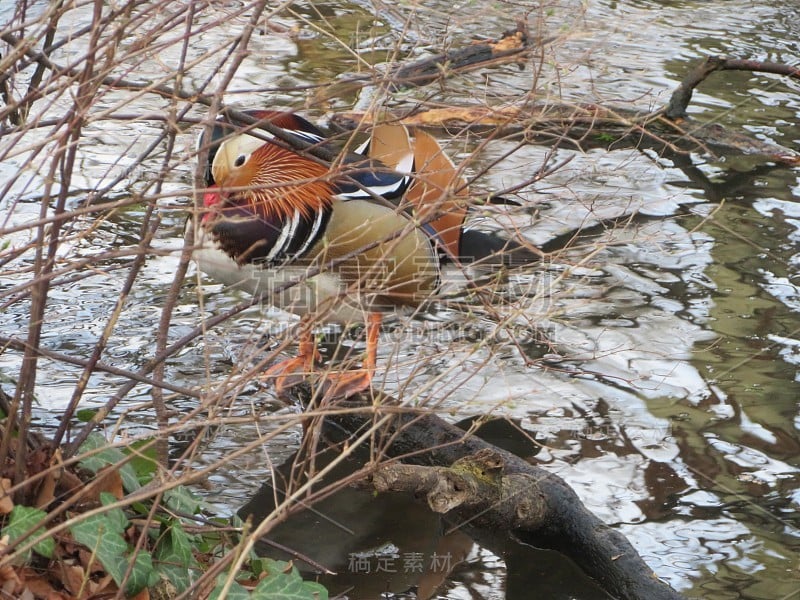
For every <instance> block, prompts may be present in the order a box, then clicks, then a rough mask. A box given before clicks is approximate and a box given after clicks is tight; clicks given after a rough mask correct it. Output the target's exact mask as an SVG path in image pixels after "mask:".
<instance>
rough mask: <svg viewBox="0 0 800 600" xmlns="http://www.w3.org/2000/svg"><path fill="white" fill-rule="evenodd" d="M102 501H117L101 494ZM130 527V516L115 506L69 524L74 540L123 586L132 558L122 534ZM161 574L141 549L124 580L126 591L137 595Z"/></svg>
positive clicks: (130, 594) (109, 495)
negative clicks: (88, 551)
mask: <svg viewBox="0 0 800 600" xmlns="http://www.w3.org/2000/svg"><path fill="white" fill-rule="evenodd" d="M100 500H101V501H102V502H103V504H109V503H110V502H113V501H114V497H113V496H112V495H111V494H101V496H100ZM127 526H128V519H127V517H126V516H125V513H123V512H122V509H120V508H112V509H109V510H108V511H106V512H105V513H102V514H98V515H90V516H89V517H87V518H85V519H82V520H81V521H79V522H77V523H76V524H75V525H73V526H72V527H70V531H71V532H72V536H73V537H74V538H75V541H76V542H78V543H79V544H82V545H84V546H86V547H87V548H89V550H91V552H92V554H94V556H96V557H97V558H98V560H99V561H100V564H101V565H103V568H104V569H105V570H106V571H107V572H108V574H109V575H111V577H112V578H113V579H114V581H115V582H116V584H117V585H118V586H120V587H122V585H123V582H124V580H125V574H126V572H127V571H128V565H129V564H130V562H131V557H130V556H128V544H127V543H126V542H125V538H124V537H123V534H124V533H125V528H126V527H127ZM157 581H158V573H156V571H155V569H154V568H153V561H152V559H151V557H150V555H149V554H146V553H144V552H139V553H138V554H137V555H136V556H135V557H134V558H133V567H132V568H131V572H130V574H129V575H128V579H127V582H125V592H126V594H127V595H129V596H133V595H136V594H137V593H139V592H140V591H141V590H142V589H144V588H145V587H149V586H152V585H155V584H156V582H157Z"/></svg>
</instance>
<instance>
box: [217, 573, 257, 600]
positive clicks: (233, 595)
mask: <svg viewBox="0 0 800 600" xmlns="http://www.w3.org/2000/svg"><path fill="white" fill-rule="evenodd" d="M227 580H228V576H227V574H222V575H220V576H219V577H217V586H216V587H215V588H214V591H213V592H211V595H210V596H209V597H208V600H223V599H224V600H251V596H250V594H249V593H247V590H246V589H245V588H244V587H242V586H241V585H239V584H238V583H236V582H235V581H234V582H231V585H230V587H229V588H228V593H227V594H225V596H221V595H220V594H222V590H223V589H224V587H225V582H226V581H227Z"/></svg>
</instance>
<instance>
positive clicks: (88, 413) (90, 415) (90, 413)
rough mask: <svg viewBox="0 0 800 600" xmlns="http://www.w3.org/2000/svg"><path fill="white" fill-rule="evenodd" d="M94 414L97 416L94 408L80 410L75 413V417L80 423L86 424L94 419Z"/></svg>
mask: <svg viewBox="0 0 800 600" xmlns="http://www.w3.org/2000/svg"><path fill="white" fill-rule="evenodd" d="M96 414H97V410H95V409H94V408H82V409H80V410H79V411H77V412H76V413H75V417H76V418H77V419H78V421H80V422H81V423H88V422H89V421H91V420H92V419H94V416H95V415H96Z"/></svg>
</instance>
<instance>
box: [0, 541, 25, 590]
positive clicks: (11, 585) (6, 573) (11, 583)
mask: <svg viewBox="0 0 800 600" xmlns="http://www.w3.org/2000/svg"><path fill="white" fill-rule="evenodd" d="M8 540H9V537H8V536H7V535H4V536H3V537H0V552H2V551H3V550H5V548H6V546H8ZM21 583H22V582H21V581H20V580H19V577H18V576H17V572H16V570H15V569H14V567H12V566H11V565H9V564H6V565H5V566H3V567H0V590H2V591H3V592H7V590H9V589H10V590H11V591H13V590H15V589H16V588H17V586H19V585H20V584H21ZM11 597H13V595H12V596H11Z"/></svg>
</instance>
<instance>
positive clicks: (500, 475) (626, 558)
mask: <svg viewBox="0 0 800 600" xmlns="http://www.w3.org/2000/svg"><path fill="white" fill-rule="evenodd" d="M295 389H296V390H297V389H299V390H303V392H302V393H301V395H302V396H303V397H304V398H306V399H307V387H306V386H304V385H301V386H298V388H295ZM372 394H373V396H374V398H375V399H374V400H373V399H372V398H367V397H355V398H353V399H350V400H347V401H344V400H343V401H339V402H337V403H336V408H348V409H352V408H358V407H363V408H365V409H366V410H365V412H363V413H362V412H358V411H353V410H347V411H341V412H338V411H334V412H336V413H337V414H331V416H329V417H327V422H328V423H329V424H333V425H335V426H336V430H337V431H344V432H347V434H349V435H350V436H351V439H352V437H355V436H356V435H357V434H358V433H361V432H363V431H364V430H366V429H368V428H369V427H371V426H372V424H373V423H374V419H375V414H374V413H375V408H374V407H376V406H377V407H380V406H385V407H386V409H387V412H389V411H391V413H392V414H393V416H392V418H391V422H390V424H389V425H387V426H385V427H381V429H380V431H378V432H376V433H375V437H376V438H378V439H376V440H375V443H376V444H377V445H379V446H381V444H383V446H382V447H383V449H384V453H385V455H386V456H387V457H389V458H394V459H397V461H391V462H389V463H387V464H385V465H383V466H381V467H379V468H378V469H377V470H376V471H375V472H374V474H373V475H372V478H371V481H370V485H372V486H374V488H375V489H376V490H378V491H383V492H385V491H397V492H414V493H416V494H421V495H423V496H425V497H426V498H427V502H428V505H429V506H430V508H431V509H432V510H434V511H435V512H439V513H444V517H445V519H446V520H447V521H448V522H450V523H451V525H452V526H453V527H457V528H459V529H462V530H463V531H465V532H466V533H468V534H469V535H470V536H471V537H473V538H474V539H475V540H477V541H478V542H480V543H481V544H483V545H484V546H486V547H487V548H489V549H492V548H493V547H498V546H499V545H501V543H500V539H501V538H502V539H503V541H504V542H507V541H508V540H519V541H521V542H523V543H526V544H530V545H532V546H536V547H539V548H547V549H552V550H556V551H558V552H560V553H562V554H563V555H565V556H567V557H569V558H570V559H572V561H574V562H575V564H577V565H578V567H579V568H580V569H581V570H582V571H583V572H584V573H585V574H586V575H588V576H589V577H591V578H592V579H594V580H595V581H597V582H598V584H599V585H600V586H601V587H602V588H603V589H604V590H605V591H606V592H608V593H609V594H610V595H611V596H613V597H615V598H619V599H624V600H676V599H679V598H682V596H681V595H680V594H678V593H677V592H675V591H674V590H673V589H672V588H671V587H670V586H669V585H667V584H666V583H664V582H662V581H660V580H659V579H658V578H657V577H656V576H655V574H654V573H653V572H652V570H651V569H650V568H649V567H648V566H647V565H646V564H645V562H644V561H643V560H642V558H641V557H640V556H639V554H638V553H637V552H636V550H635V549H634V548H633V546H632V545H631V544H630V542H628V540H627V539H626V538H625V537H624V536H623V535H622V534H621V533H619V532H618V531H616V530H615V529H613V528H611V527H609V526H608V525H606V524H605V523H603V522H602V521H601V520H600V519H599V518H598V517H596V516H595V515H594V514H592V513H591V512H590V511H589V510H588V509H587V508H586V507H585V506H584V505H583V503H582V502H581V501H580V499H579V498H578V496H577V494H576V493H575V492H574V491H573V490H572V488H570V486H569V485H568V484H567V483H566V482H565V481H564V480H563V479H561V478H560V477H558V476H557V475H553V474H552V473H549V472H548V471H546V470H544V469H541V468H539V467H536V466H534V465H532V464H530V463H528V462H526V461H525V460H523V459H521V458H519V457H518V456H516V455H514V454H512V453H510V452H508V451H506V450H503V449H501V448H498V447H496V446H493V445H491V444H489V443H487V442H485V441H483V440H481V439H479V438H478V437H476V436H472V435H469V434H467V433H465V432H464V431H463V430H462V429H459V428H458V427H456V426H455V425H451V424H449V423H447V422H446V421H444V420H443V419H441V418H439V417H437V416H436V415H434V414H420V413H419V412H413V413H412V412H404V411H401V410H397V407H396V403H397V401H396V400H394V399H392V398H390V397H388V396H385V395H383V394H381V393H379V392H378V391H377V390H372Z"/></svg>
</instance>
